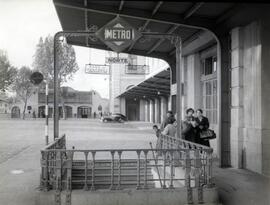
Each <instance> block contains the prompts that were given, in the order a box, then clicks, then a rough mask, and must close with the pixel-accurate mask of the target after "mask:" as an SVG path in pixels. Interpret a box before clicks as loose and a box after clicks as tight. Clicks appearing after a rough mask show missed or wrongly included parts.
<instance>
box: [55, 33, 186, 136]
mask: <svg viewBox="0 0 270 205" xmlns="http://www.w3.org/2000/svg"><path fill="white" fill-rule="evenodd" d="M141 34H142V35H143V36H144V37H146V38H150V39H151V38H158V39H167V40H170V41H171V43H172V44H174V45H175V47H176V74H177V78H176V83H177V106H176V110H177V135H178V136H179V137H180V138H181V115H182V114H181V111H182V96H181V72H182V66H181V64H182V63H181V58H182V42H181V38H180V36H177V35H175V34H168V33H156V32H141ZM60 36H63V37H71V36H72V37H78V36H80V37H82V36H88V37H89V38H90V39H95V38H96V36H95V31H60V32H58V33H56V34H55V35H54V95H53V97H54V121H53V122H54V139H56V138H58V137H59V110H58V109H59V108H58V106H59V96H58V92H59V80H58V68H57V48H58V44H57V43H58V41H59V39H58V38H59V37H60Z"/></svg>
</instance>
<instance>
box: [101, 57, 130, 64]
mask: <svg viewBox="0 0 270 205" xmlns="http://www.w3.org/2000/svg"><path fill="white" fill-rule="evenodd" d="M105 62H106V63H108V64H113V63H119V64H128V59H127V58H117V57H108V58H105Z"/></svg>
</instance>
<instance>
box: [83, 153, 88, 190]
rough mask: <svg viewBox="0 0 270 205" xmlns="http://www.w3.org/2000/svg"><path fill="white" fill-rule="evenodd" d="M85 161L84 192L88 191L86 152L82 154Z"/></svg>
mask: <svg viewBox="0 0 270 205" xmlns="http://www.w3.org/2000/svg"><path fill="white" fill-rule="evenodd" d="M84 156H85V160H84V163H85V164H84V187H83V189H84V191H87V190H88V185H87V175H88V151H85V152H84Z"/></svg>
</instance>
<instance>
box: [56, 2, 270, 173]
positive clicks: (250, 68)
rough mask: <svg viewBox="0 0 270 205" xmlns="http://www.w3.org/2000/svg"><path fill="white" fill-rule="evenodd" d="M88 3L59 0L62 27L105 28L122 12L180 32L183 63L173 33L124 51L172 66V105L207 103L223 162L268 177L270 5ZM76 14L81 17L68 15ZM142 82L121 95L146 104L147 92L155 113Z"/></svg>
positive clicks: (142, 26) (144, 25)
mask: <svg viewBox="0 0 270 205" xmlns="http://www.w3.org/2000/svg"><path fill="white" fill-rule="evenodd" d="M87 2H88V4H87V5H85V4H84V3H83V2H81V3H74V2H72V1H65V2H64V1H62V0H54V5H55V8H56V11H57V14H58V17H59V20H60V23H61V25H62V29H63V30H64V31H65V30H68V31H70V30H75V31H76V30H87V29H88V28H90V23H91V24H95V25H96V27H98V28H100V27H102V26H104V25H106V24H107V23H108V22H109V21H111V20H112V19H114V18H115V17H116V16H120V17H121V18H124V19H125V20H126V21H127V22H129V23H130V24H131V25H132V26H133V27H134V28H137V29H138V30H144V31H146V30H147V29H148V30H150V31H154V32H159V33H167V34H168V35H170V34H175V35H179V36H180V37H181V40H182V53H181V56H182V59H181V62H176V54H177V53H176V49H175V44H174V43H171V42H169V41H168V39H151V40H150V41H144V42H139V41H138V42H136V44H134V46H130V47H129V48H127V49H126V50H125V51H124V52H125V53H128V54H132V55H141V56H148V57H154V58H159V59H163V60H164V61H166V62H167V63H168V64H169V67H170V69H171V79H170V88H171V89H170V97H171V103H170V104H171V109H172V110H175V108H176V107H182V113H184V112H183V111H184V110H185V109H186V108H187V107H194V108H203V110H204V113H205V114H206V115H207V116H208V117H209V119H210V123H211V127H213V128H214V129H215V130H216V133H217V139H216V140H215V141H212V143H211V146H212V147H214V152H215V153H216V154H217V156H218V158H219V160H220V166H221V167H230V166H232V167H234V168H245V169H249V170H252V171H254V172H257V173H260V174H263V175H267V176H270V153H269V150H270V128H269V124H270V115H269V114H268V113H269V111H270V97H269V94H268V93H269V92H270V70H269V66H270V58H269V53H270V40H269V35H270V17H269V14H270V13H269V9H270V6H269V4H263V3H233V2H228V3H227V2H226V3H225V2H223V3H217V2H204V3H202V2H198V3H193V2H163V3H157V2H154V1H145V2H141V3H140V4H137V3H134V2H128V1H125V2H124V4H123V3H122V1H121V4H120V3H119V2H111V3H109V2H95V1H87ZM118 5H120V6H119V7H118ZM71 16H72V17H73V19H76V20H74V21H70V17H71ZM67 40H68V43H71V44H73V45H80V46H91V47H93V48H99V49H104V50H109V49H108V47H107V46H106V45H104V43H103V42H100V41H97V42H92V43H90V44H89V45H88V44H86V42H85V39H84V38H74V37H70V38H68V39H67ZM178 55H179V53H178ZM179 66H180V69H179ZM176 68H178V69H176ZM177 79H178V80H177ZM153 83H155V82H153ZM180 83H181V85H183V86H181V87H182V90H181V93H182V96H183V98H182V101H181V102H178V101H177V100H176V98H177V96H176V95H175V93H176V92H175V88H176V86H175V84H177V85H178V86H179V85H180ZM139 85H140V84H137V86H135V87H134V88H133V90H132V88H130V89H128V90H127V91H126V92H121V93H120V96H119V97H127V96H128V95H129V96H130V97H131V98H132V99H135V98H136V99H142V101H141V102H143V100H144V98H147V99H146V100H147V101H148V102H150V105H149V106H148V104H147V106H145V107H151V108H149V113H151V112H152V113H154V112H155V110H157V111H158V110H159V104H160V103H159V101H161V100H157V99H159V98H160V97H159V96H156V95H153V94H151V93H150V92H149V93H148V95H147V94H146V92H144V93H141V92H140V90H143V89H145V87H146V86H144V88H141V87H140V86H139ZM145 85H146V84H145ZM160 88H161V87H160ZM148 90H149V88H148ZM135 91H136V92H135ZM160 93H161V92H160ZM162 95H163V96H164V97H165V96H166V95H165V93H162ZM144 96H145V97H144ZM178 97H179V96H178ZM155 101H156V102H157V103H156V105H155V104H154V102H155ZM137 106H138V105H137ZM141 107H143V106H141ZM155 107H156V109H154V108H155ZM147 109H148V108H147ZM147 116H148V115H147ZM149 116H152V115H151V114H149ZM141 117H142V118H141V119H143V116H141ZM149 118H150V120H151V117H149ZM146 119H147V120H148V118H146ZM154 120H155V118H154V117H152V121H153V122H155V121H154Z"/></svg>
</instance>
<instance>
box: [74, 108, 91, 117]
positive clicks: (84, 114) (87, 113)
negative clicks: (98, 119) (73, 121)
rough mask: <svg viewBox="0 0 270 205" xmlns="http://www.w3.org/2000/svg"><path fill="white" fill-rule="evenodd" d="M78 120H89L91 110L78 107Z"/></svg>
mask: <svg viewBox="0 0 270 205" xmlns="http://www.w3.org/2000/svg"><path fill="white" fill-rule="evenodd" d="M77 113H78V114H77V116H78V118H90V117H91V113H92V108H91V107H88V106H80V107H78V111H77Z"/></svg>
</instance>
